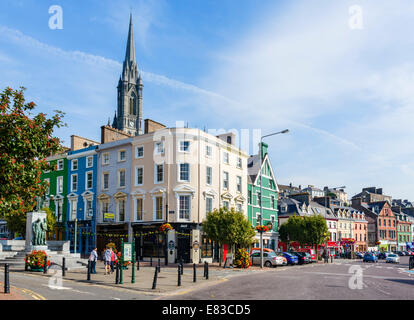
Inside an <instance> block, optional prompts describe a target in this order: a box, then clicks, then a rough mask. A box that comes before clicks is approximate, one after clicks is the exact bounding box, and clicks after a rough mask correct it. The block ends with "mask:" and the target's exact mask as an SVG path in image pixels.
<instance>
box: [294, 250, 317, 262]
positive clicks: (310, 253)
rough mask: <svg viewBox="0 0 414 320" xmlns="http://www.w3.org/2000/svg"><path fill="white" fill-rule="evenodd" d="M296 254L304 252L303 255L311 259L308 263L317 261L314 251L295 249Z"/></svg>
mask: <svg viewBox="0 0 414 320" xmlns="http://www.w3.org/2000/svg"><path fill="white" fill-rule="evenodd" d="M296 252H305V253H307V254H309V255H310V257H311V261H310V262H316V261H318V256H317V254H316V252H315V249H308V248H302V249H296Z"/></svg>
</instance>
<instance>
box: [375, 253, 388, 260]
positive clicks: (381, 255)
mask: <svg viewBox="0 0 414 320" xmlns="http://www.w3.org/2000/svg"><path fill="white" fill-rule="evenodd" d="M389 254H390V252H380V253H379V255H378V259H387V256H388V255H389Z"/></svg>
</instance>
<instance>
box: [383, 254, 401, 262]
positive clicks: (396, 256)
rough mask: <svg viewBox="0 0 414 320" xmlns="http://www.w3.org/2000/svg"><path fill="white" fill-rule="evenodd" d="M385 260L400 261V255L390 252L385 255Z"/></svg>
mask: <svg viewBox="0 0 414 320" xmlns="http://www.w3.org/2000/svg"><path fill="white" fill-rule="evenodd" d="M385 262H387V263H400V257H399V256H398V255H397V254H395V253H390V254H388V255H387V258H386V259H385Z"/></svg>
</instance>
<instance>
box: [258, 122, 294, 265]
mask: <svg viewBox="0 0 414 320" xmlns="http://www.w3.org/2000/svg"><path fill="white" fill-rule="evenodd" d="M288 132H289V129H285V130H283V131H279V132H275V133H271V134H267V135H265V136H262V137H261V138H260V150H259V152H260V225H261V226H262V225H263V204H262V202H263V201H262V199H263V194H262V192H263V191H262V164H263V152H262V150H263V147H262V143H263V139H264V138H266V137H270V136H274V135H277V134H282V133H288ZM260 268H263V232H260Z"/></svg>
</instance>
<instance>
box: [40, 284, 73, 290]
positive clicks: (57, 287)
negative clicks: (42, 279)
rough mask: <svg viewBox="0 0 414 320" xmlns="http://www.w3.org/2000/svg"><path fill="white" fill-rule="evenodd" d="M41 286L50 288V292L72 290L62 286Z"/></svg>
mask: <svg viewBox="0 0 414 320" xmlns="http://www.w3.org/2000/svg"><path fill="white" fill-rule="evenodd" d="M42 286H44V287H48V288H50V289H52V290H70V289H72V288H69V287H63V286H51V285H48V284H42Z"/></svg>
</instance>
